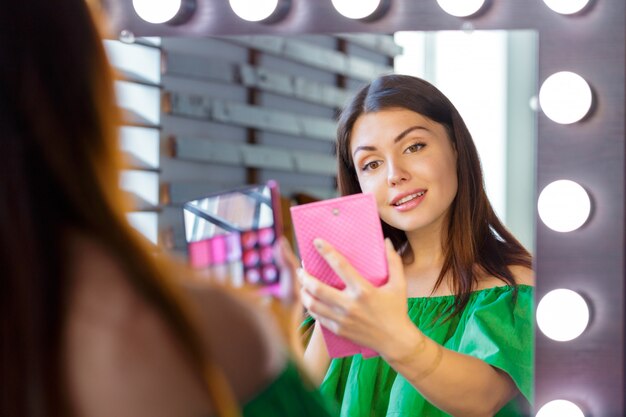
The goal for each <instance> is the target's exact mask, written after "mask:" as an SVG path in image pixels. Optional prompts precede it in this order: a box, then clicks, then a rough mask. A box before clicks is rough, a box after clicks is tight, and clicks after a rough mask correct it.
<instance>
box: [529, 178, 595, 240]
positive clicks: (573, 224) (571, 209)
mask: <svg viewBox="0 0 626 417" xmlns="http://www.w3.org/2000/svg"><path fill="white" fill-rule="evenodd" d="M537 210H538V211H539V217H540V218H541V220H542V221H543V222H544V224H545V225H546V226H548V227H549V228H550V229H552V230H554V231H557V232H571V231H572V230H576V229H578V228H579V227H580V226H582V225H583V224H585V222H586V221H587V219H588V218H589V213H590V212H591V199H590V198H589V195H588V194H587V192H586V191H585V189H584V188H583V187H581V186H580V185H579V184H578V183H576V182H574V181H569V180H558V181H554V182H552V183H550V184H548V185H547V186H546V187H545V188H544V189H543V190H542V191H541V194H540V195H539V200H538V202H537Z"/></svg>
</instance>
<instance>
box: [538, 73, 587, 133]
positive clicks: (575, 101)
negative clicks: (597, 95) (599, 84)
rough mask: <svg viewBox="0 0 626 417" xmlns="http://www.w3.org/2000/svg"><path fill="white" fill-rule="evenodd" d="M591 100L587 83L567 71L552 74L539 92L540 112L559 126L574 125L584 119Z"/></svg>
mask: <svg viewBox="0 0 626 417" xmlns="http://www.w3.org/2000/svg"><path fill="white" fill-rule="evenodd" d="M592 100H593V97H592V94H591V87H589V84H587V81H585V79H584V78H583V77H581V76H580V75H578V74H576V73H573V72H569V71H562V72H557V73H555V74H552V75H551V76H549V77H548V78H547V79H546V80H545V81H544V82H543V84H542V85H541V89H540V90H539V105H540V106H541V110H542V111H543V112H544V114H545V115H546V116H548V117H549V118H550V119H551V120H553V121H555V122H557V123H561V124H570V123H575V122H577V121H579V120H580V119H582V118H583V117H585V116H586V115H587V113H589V109H590V108H591V103H592Z"/></svg>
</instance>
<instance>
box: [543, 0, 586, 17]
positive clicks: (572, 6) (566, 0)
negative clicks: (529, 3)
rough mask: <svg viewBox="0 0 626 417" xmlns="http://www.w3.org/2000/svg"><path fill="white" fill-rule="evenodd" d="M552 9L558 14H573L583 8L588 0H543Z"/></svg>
mask: <svg viewBox="0 0 626 417" xmlns="http://www.w3.org/2000/svg"><path fill="white" fill-rule="evenodd" d="M543 2H544V3H545V4H546V5H547V6H548V7H549V8H551V9H552V10H553V11H555V12H557V13H560V14H574V13H578V12H579V11H581V10H582V9H584V8H585V7H586V6H587V5H588V4H589V2H590V0H543Z"/></svg>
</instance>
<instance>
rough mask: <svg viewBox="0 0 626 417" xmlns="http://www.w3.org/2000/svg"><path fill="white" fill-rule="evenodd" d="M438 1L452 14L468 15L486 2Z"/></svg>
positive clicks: (483, 0)
mask: <svg viewBox="0 0 626 417" xmlns="http://www.w3.org/2000/svg"><path fill="white" fill-rule="evenodd" d="M437 3H439V7H441V8H442V9H443V10H444V11H445V12H446V13H448V14H451V15H452V16H457V17H467V16H471V15H473V14H474V13H476V12H478V11H479V10H480V9H481V8H482V7H483V5H484V4H485V0H437Z"/></svg>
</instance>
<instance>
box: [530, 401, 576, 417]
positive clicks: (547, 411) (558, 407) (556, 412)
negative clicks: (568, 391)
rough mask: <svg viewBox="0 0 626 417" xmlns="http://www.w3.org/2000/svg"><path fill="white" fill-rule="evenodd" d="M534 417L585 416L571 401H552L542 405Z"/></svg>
mask: <svg viewBox="0 0 626 417" xmlns="http://www.w3.org/2000/svg"><path fill="white" fill-rule="evenodd" d="M535 417H585V414H584V413H583V412H582V410H581V409H580V408H579V407H578V406H577V405H576V404H574V403H573V402H571V401H566V400H554V401H550V402H549V403H546V404H544V405H543V407H541V408H540V409H539V411H538V412H537V414H536V416H535Z"/></svg>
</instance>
